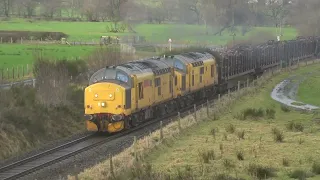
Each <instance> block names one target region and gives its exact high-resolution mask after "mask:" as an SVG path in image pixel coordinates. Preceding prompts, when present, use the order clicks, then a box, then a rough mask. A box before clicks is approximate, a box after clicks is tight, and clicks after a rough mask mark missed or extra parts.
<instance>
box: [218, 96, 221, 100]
mask: <svg viewBox="0 0 320 180" xmlns="http://www.w3.org/2000/svg"><path fill="white" fill-rule="evenodd" d="M218 101H219V102H220V101H221V94H218Z"/></svg>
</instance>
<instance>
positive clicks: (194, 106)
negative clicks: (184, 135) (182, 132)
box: [193, 104, 197, 121]
mask: <svg viewBox="0 0 320 180" xmlns="http://www.w3.org/2000/svg"><path fill="white" fill-rule="evenodd" d="M193 111H194V112H193V113H194V119H195V120H196V121H197V105H196V104H194V105H193Z"/></svg>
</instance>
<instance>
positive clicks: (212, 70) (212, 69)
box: [211, 65, 214, 77]
mask: <svg viewBox="0 0 320 180" xmlns="http://www.w3.org/2000/svg"><path fill="white" fill-rule="evenodd" d="M213 76H214V65H211V77H213Z"/></svg>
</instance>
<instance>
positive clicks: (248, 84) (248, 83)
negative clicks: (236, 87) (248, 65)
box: [247, 78, 250, 87]
mask: <svg viewBox="0 0 320 180" xmlns="http://www.w3.org/2000/svg"><path fill="white" fill-rule="evenodd" d="M249 86H250V82H249V78H247V87H249Z"/></svg>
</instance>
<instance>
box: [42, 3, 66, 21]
mask: <svg viewBox="0 0 320 180" xmlns="http://www.w3.org/2000/svg"><path fill="white" fill-rule="evenodd" d="M41 4H42V7H43V15H44V16H45V17H48V18H53V16H54V14H55V13H57V12H58V11H59V12H61V9H62V0H43V2H42V3H41ZM60 16H61V13H60Z"/></svg>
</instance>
